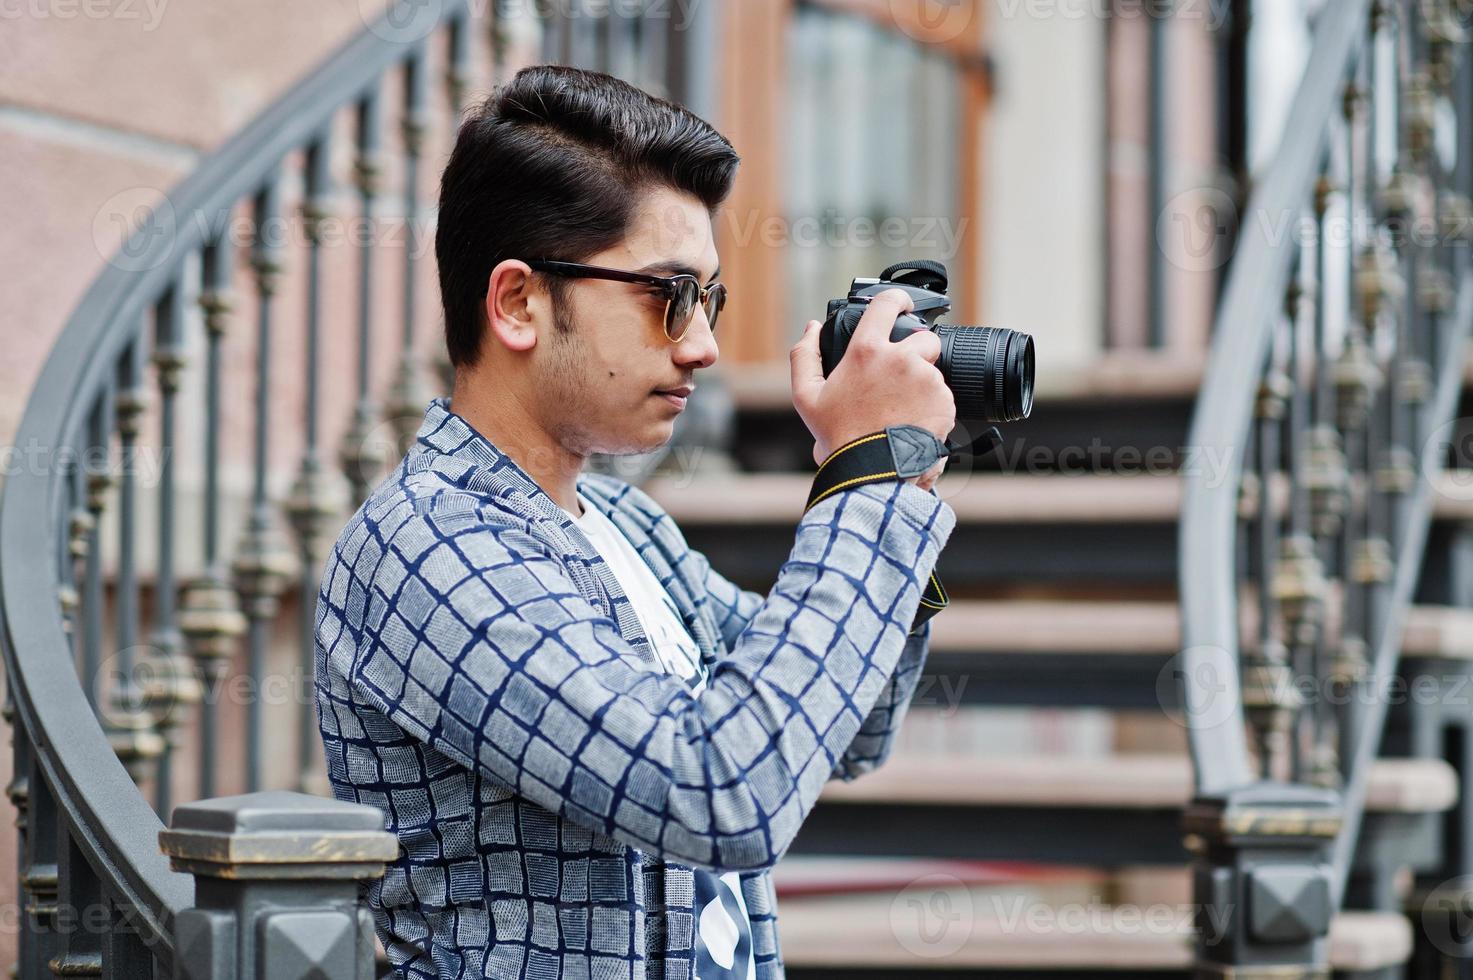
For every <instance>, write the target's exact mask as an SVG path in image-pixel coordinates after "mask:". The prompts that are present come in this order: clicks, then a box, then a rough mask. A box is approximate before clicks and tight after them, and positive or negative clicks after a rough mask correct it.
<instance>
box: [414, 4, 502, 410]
mask: <svg viewBox="0 0 1473 980" xmlns="http://www.w3.org/2000/svg"><path fill="white" fill-rule="evenodd" d="M496 27H497V30H498V32H499V35H498V36H500V34H504V33H505V32H506V31H509V30H511V26H510V24H509V21H508V19H507V18H506V17H504V16H498V17H497V18H496ZM470 38H471V35H470V24H469V23H468V22H467V20H466V19H465V18H460V19H458V20H456V21H454V22H452V23H451V24H450V28H449V32H448V34H447V39H448V49H447V52H446V60H447V65H448V67H447V68H446V71H445V92H446V96H447V97H448V99H449V101H450V118H451V120H452V122H458V120H459V119H460V108H461V105H462V104H463V102H464V100H465V91H466V86H467V85H469V84H470V77H471V74H470V61H471V41H470ZM454 128H455V127H453V126H452V129H454ZM433 365H434V371H435V377H436V380H437V381H438V382H439V384H440V390H441V391H442V392H449V391H451V390H452V389H453V388H454V387H455V366H454V365H453V364H451V363H450V352H449V350H448V349H447V348H446V347H445V345H444V344H437V345H436V346H435V356H434V361H433Z"/></svg>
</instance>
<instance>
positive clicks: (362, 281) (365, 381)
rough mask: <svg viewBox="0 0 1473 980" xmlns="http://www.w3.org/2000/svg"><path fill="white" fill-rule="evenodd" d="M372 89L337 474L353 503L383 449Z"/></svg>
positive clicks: (365, 107) (364, 493)
mask: <svg viewBox="0 0 1473 980" xmlns="http://www.w3.org/2000/svg"><path fill="white" fill-rule="evenodd" d="M379 116H380V113H379V93H378V88H377V86H375V87H373V88H371V89H369V90H368V91H367V92H365V93H364V94H363V97H362V98H361V99H359V101H358V159H357V162H356V164H355V172H356V175H357V181H358V195H359V199H360V202H361V215H362V219H363V222H364V225H365V226H366V227H365V228H364V229H363V233H362V234H361V235H359V236H358V237H359V242H360V245H359V261H360V267H359V276H358V403H357V407H356V408H355V410H354V412H353V422H352V424H351V425H349V426H348V431H347V432H346V433H345V434H344V437H343V447H342V453H341V461H342V467H343V472H344V473H346V474H347V476H348V482H349V484H350V486H351V487H352V490H353V504H354V506H357V505H358V504H361V503H363V501H364V500H366V499H367V498H368V491H369V489H370V487H371V486H372V485H373V480H374V478H375V477H376V475H377V474H378V471H379V469H380V468H381V467H382V466H383V463H384V457H385V455H386V453H385V451H384V447H382V446H380V445H378V440H375V439H374V438H373V432H374V428H375V426H376V425H377V423H378V412H377V410H376V409H375V408H374V403H373V376H372V366H373V360H372V356H371V355H372V350H373V347H372V341H373V253H374V247H373V236H372V235H371V234H370V233H369V232H370V230H371V229H372V227H373V221H374V207H373V205H374V198H375V197H376V196H377V194H378V190H379V178H380V176H381V175H382V166H381V164H380V161H379V152H380V145H381V143H382V138H381V134H380V128H381V122H380V119H379Z"/></svg>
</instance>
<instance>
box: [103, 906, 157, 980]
mask: <svg viewBox="0 0 1473 980" xmlns="http://www.w3.org/2000/svg"><path fill="white" fill-rule="evenodd" d="M145 936H146V933H145V932H144V931H143V929H142V919H141V916H140V915H139V913H138V911H137V910H136V909H134V908H133V907H132V906H124V905H119V904H118V903H116V902H111V903H109V908H108V924H107V938H106V940H105V941H104V943H105V944H104V946H103V949H102V976H103V977H104V978H105V980H154V962H153V953H152V952H151V951H150V950H149V948H148V940H147V939H146V938H145Z"/></svg>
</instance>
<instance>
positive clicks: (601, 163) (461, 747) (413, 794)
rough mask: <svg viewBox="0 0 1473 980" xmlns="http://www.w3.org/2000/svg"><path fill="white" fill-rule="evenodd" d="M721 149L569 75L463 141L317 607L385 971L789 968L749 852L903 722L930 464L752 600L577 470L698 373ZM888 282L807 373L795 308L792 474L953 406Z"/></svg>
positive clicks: (510, 93)
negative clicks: (419, 394) (407, 394)
mask: <svg viewBox="0 0 1473 980" xmlns="http://www.w3.org/2000/svg"><path fill="white" fill-rule="evenodd" d="M736 168H737V156H736V154H735V153H734V152H733V150H732V148H731V146H730V144H729V143H728V142H727V141H726V140H725V139H724V138H723V137H721V136H720V135H719V134H718V133H717V132H716V131H715V130H713V129H712V128H711V127H710V126H709V125H708V124H706V123H705V122H703V121H701V120H700V119H698V118H696V117H695V116H693V115H692V114H690V113H689V112H687V111H686V110H684V109H682V108H680V107H677V106H675V105H673V104H670V103H668V102H665V101H662V100H660V99H656V98H652V97H650V96H648V95H646V94H645V93H643V92H640V91H638V90H637V89H634V88H632V87H630V86H628V85H626V84H624V83H623V82H620V81H618V80H616V79H614V78H612V77H610V76H607V75H600V74H595V73H588V72H581V71H576V70H573V69H566V68H555V67H537V68H530V69H527V70H525V71H523V72H521V73H519V74H518V75H517V76H516V77H515V79H513V80H512V81H511V82H510V83H509V84H508V85H506V86H505V87H503V88H502V89H500V90H499V91H497V92H496V93H495V94H493V95H492V96H491V98H490V99H489V100H488V101H487V102H486V103H485V104H484V105H482V106H481V107H480V108H479V109H478V110H477V111H476V112H474V113H473V114H472V115H471V116H470V117H469V118H468V119H467V121H466V122H465V123H464V125H463V126H462V128H461V130H460V134H459V138H458V140H457V142H456V146H455V150H454V153H453V155H452V156H451V159H450V162H449V164H448V165H447V167H446V169H445V173H444V178H443V184H442V189H441V197H440V219H439V228H438V232H437V237H436V243H435V244H436V254H437V257H438V259H439V268H440V286H441V294H442V299H443V303H444V310H445V333H446V342H447V344H448V346H449V351H450V356H451V359H452V361H453V362H454V364H455V368H456V378H455V388H454V391H453V393H452V397H451V399H450V400H449V402H447V401H446V400H444V399H436V400H435V401H434V402H433V403H431V404H430V406H429V409H428V411H427V412H426V414H425V419H424V424H423V426H422V427H421V429H420V430H419V435H418V439H417V441H416V443H415V445H414V446H413V447H412V448H411V449H410V451H409V453H408V454H407V455H406V457H405V459H404V460H403V461H402V462H401V463H400V465H399V466H398V468H397V469H396V470H395V471H394V473H393V474H392V475H391V476H390V477H389V478H388V479H387V480H386V481H385V482H384V483H383V484H382V485H381V486H380V487H378V489H377V490H376V491H375V492H374V493H373V494H372V496H370V498H369V499H368V500H367V501H366V502H365V503H364V504H363V506H362V507H361V508H360V509H359V511H358V513H357V514H356V515H354V517H353V519H352V520H351V521H350V522H349V524H348V526H347V527H346V528H345V529H344V530H343V533H342V535H341V537H340V538H339V539H338V542H337V545H336V547H335V548H334V550H333V553H332V555H331V556H330V558H329V560H328V563H327V566H326V569H325V574H324V577H323V580H322V589H321V594H320V600H319V604H318V610H317V620H316V629H317V659H316V672H317V673H316V685H317V707H318V714H319V719H320V723H321V730H322V740H323V745H324V747H325V749H326V753H327V761H328V769H329V773H330V775H331V779H332V784H333V788H334V791H335V792H336V794H337V795H338V796H339V797H340V798H342V799H347V800H356V801H358V802H361V803H370V804H373V805H374V806H377V807H379V808H381V809H382V810H383V811H384V812H385V813H386V814H387V819H388V828H389V830H391V831H392V832H394V833H395V834H397V835H398V837H399V839H400V841H401V843H402V849H401V853H400V857H399V859H398V860H397V861H395V862H394V863H393V864H391V865H390V866H389V868H388V872H387V873H386V874H385V876H384V878H383V879H382V881H379V882H375V883H374V884H373V885H372V886H371V887H370V888H369V889H368V894H367V897H368V901H369V903H370V905H371V907H372V909H373V912H374V916H375V921H376V924H377V927H378V932H379V935H380V937H381V939H382V940H383V943H384V945H385V947H386V949H387V950H388V954H389V958H390V960H391V962H392V963H393V965H394V967H395V969H396V970H397V971H398V972H399V973H400V974H402V975H406V976H413V977H445V978H449V977H456V978H468V977H498V978H512V977H536V978H552V977H579V978H594V980H604V978H623V980H633V978H638V977H668V978H677V977H681V978H690V977H698V978H700V980H713V978H720V980H750V978H763V980H771V978H780V977H782V976H783V969H782V959H781V956H780V954H779V950H778V939H777V929H776V907H775V903H774V898H773V890H772V882H771V878H770V874H769V871H770V869H771V868H772V866H773V865H774V864H775V863H776V862H777V861H778V859H779V858H781V857H782V855H783V854H784V852H785V851H786V850H787V848H788V846H789V845H790V844H791V843H792V841H793V838H794V836H795V835H796V834H797V832H798V828H799V826H800V825H801V824H802V822H803V819H804V817H805V816H806V815H807V814H808V812H809V811H810V810H811V808H812V807H813V805H814V802H815V800H816V799H817V797H818V795H819V791H820V790H822V789H823V785H824V782H825V781H826V780H828V779H830V778H841V779H853V778H854V777H855V776H857V775H859V774H861V773H863V772H866V771H868V770H870V769H872V768H874V767H875V766H877V765H879V764H880V762H881V761H882V760H883V759H884V758H885V756H886V755H887V753H888V751H889V747H890V744H891V740H892V739H893V737H894V734H895V730H896V728H897V726H898V725H899V723H900V720H901V718H902V716H903V715H904V713H905V709H906V705H907V703H908V701H909V699H910V696H911V694H912V692H913V690H914V686H915V684H916V681H917V678H918V676H919V674H920V670H921V666H922V664H923V662H924V658H925V654H926V642H927V639H928V637H929V624H925V625H923V626H921V627H920V628H919V629H917V630H915V631H913V633H912V634H911V635H908V631H910V630H911V627H912V622H913V619H914V617H915V614H916V611H917V608H918V603H919V599H920V596H921V592H922V587H923V586H924V585H925V583H926V581H927V578H928V577H929V575H930V571H931V568H932V566H933V565H934V563H935V561H936V557H937V554H938V553H939V551H940V550H941V548H942V547H943V546H944V544H945V542H946V539H947V537H948V535H949V534H950V532H951V529H952V526H953V524H954V522H955V516H954V514H953V513H952V512H951V509H950V508H949V507H948V506H947V505H946V504H945V503H944V502H943V501H941V500H939V499H938V498H937V497H936V496H935V495H934V494H933V493H931V492H929V491H930V487H931V485H932V484H933V483H934V481H935V479H936V477H937V476H938V475H939V472H940V467H939V465H938V466H934V467H932V468H930V469H929V470H927V471H926V472H925V473H923V474H921V476H919V477H918V478H914V477H913V478H911V479H908V480H900V479H898V478H897V479H892V480H887V481H884V482H878V483H870V484H867V485H858V486H853V487H849V488H846V489H841V490H838V491H836V492H834V493H832V494H830V495H829V496H828V497H826V498H825V499H823V500H822V501H820V502H818V503H816V504H814V505H813V506H812V507H811V508H810V509H808V510H807V512H806V513H804V514H803V516H802V519H801V520H800V521H799V522H798V527H797V534H796V539H795V542H794V546H793V550H792V554H791V556H790V558H789V560H788V562H787V563H785V564H784V565H783V567H782V569H781V570H780V572H779V573H778V577H777V584H776V585H775V586H774V587H773V589H772V591H771V592H770V593H769V594H768V595H767V596H766V597H765V598H764V597H763V596H760V595H757V594H756V593H752V592H743V591H741V590H739V589H738V588H736V587H735V586H733V585H732V584H731V583H730V582H728V581H727V580H726V579H724V578H722V577H721V576H720V575H718V574H717V573H716V572H715V571H714V570H712V568H711V566H710V564H709V563H708V562H707V560H706V558H705V557H704V556H703V555H701V554H699V553H698V552H695V551H692V550H691V549H690V548H689V547H688V546H687V545H686V543H685V541H684V539H683V538H682V536H681V534H680V531H679V529H678V528H677V527H676V526H675V524H674V522H673V521H672V520H671V518H670V517H669V515H667V514H665V513H664V512H663V511H662V510H661V509H660V507H659V505H657V504H656V503H655V502H654V501H653V500H651V499H650V498H649V497H648V496H647V495H645V494H644V493H642V492H641V491H639V490H637V489H635V488H633V487H631V486H629V485H628V484H626V483H624V482H622V481H619V480H616V479H613V478H610V477H605V476H598V475H594V474H587V473H583V472H582V468H583V464H584V461H585V460H586V459H587V457H588V455H589V454H590V453H594V452H604V453H642V452H648V451H650V450H652V449H654V448H657V447H658V446H660V445H662V444H663V443H665V442H666V441H667V440H668V439H669V438H670V435H671V432H672V427H673V425H674V422H675V419H676V417H677V416H678V415H679V414H680V412H681V411H682V409H683V408H684V406H685V400H686V398H687V397H689V395H690V392H691V390H692V389H693V388H694V386H695V384H696V383H697V379H696V373H697V372H698V371H699V370H700V369H701V368H705V367H709V366H711V365H712V364H713V363H715V361H716V356H717V349H716V340H715V336H714V333H713V331H714V329H715V326H716V322H717V316H718V314H719V313H720V311H721V307H722V304H723V301H724V298H725V297H724V294H725V290H724V287H722V285H721V284H720V283H719V281H718V278H717V277H718V261H717V254H716V249H715V245H714V242H713V239H712V229H711V221H712V215H713V213H714V212H715V210H716V208H717V207H718V205H719V204H720V203H721V202H722V200H723V199H724V198H725V197H726V195H727V193H728V191H729V190H730V187H731V183H732V180H733V178H734V176H735V172H736ZM908 302H909V301H908V300H907V299H906V297H905V294H904V293H903V292H901V291H899V290H896V291H892V292H890V293H887V294H885V295H884V296H883V297H881V298H878V299H876V300H875V302H874V303H873V304H872V305H871V307H870V309H869V311H868V312H867V313H866V314H865V316H864V319H863V321H862V322H861V324H860V326H859V328H858V332H857V335H856V338H855V340H854V342H853V346H852V347H851V348H850V350H849V351H848V353H847V354H846V356H845V358H844V359H843V360H842V361H841V363H840V365H839V367H838V368H837V369H836V370H835V371H834V372H833V373H832V374H831V375H830V376H829V377H828V378H827V379H825V378H824V377H823V372H822V369H821V367H820V363H819V353H818V330H817V323H816V322H810V323H809V324H808V328H807V331H806V332H805V334H804V336H803V339H802V340H801V341H800V342H799V343H798V344H797V346H795V347H794V348H793V349H792V352H791V354H792V372H793V388H794V403H795V405H796V407H797V409H798V411H799V412H800V413H801V415H802V417H803V419H804V421H805V422H806V423H807V425H808V427H809V428H810V429H811V430H812V432H813V434H814V437H815V448H814V458H815V460H816V461H822V460H824V459H826V458H827V457H828V456H829V454H830V453H831V452H832V451H833V450H835V449H838V448H840V447H843V446H844V445H845V444H846V443H848V442H850V441H852V440H854V439H856V438H857V437H860V436H864V435H866V434H870V433H875V432H877V431H879V430H882V429H886V428H887V427H891V426H900V425H916V426H920V427H921V428H923V429H926V430H929V431H930V432H931V433H933V434H935V435H936V436H938V437H944V436H945V435H946V434H947V432H948V431H949V430H950V429H951V428H952V425H953V424H954V421H955V406H954V404H953V400H952V397H951V394H950V391H949V390H948V388H947V387H946V385H945V382H944V381H943V379H942V377H941V373H940V372H939V371H938V370H937V368H936V367H935V361H936V359H937V357H938V356H939V353H940V346H939V343H938V342H937V340H936V338H935V337H934V336H933V335H932V334H930V333H924V332H923V333H919V334H916V335H915V336H912V337H909V338H907V339H906V340H905V341H903V342H901V343H891V342H890V341H889V332H890V329H891V327H892V325H893V324H894V321H895V318H896V316H897V315H898V314H899V313H900V312H901V311H902V310H903V309H906V308H907V304H908ZM913 431H914V430H913ZM926 438H929V436H927V437H926ZM795 503H796V502H795Z"/></svg>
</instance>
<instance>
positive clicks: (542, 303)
mask: <svg viewBox="0 0 1473 980" xmlns="http://www.w3.org/2000/svg"><path fill="white" fill-rule="evenodd" d="M551 316H552V307H551V302H550V297H549V296H548V295H547V291H546V290H544V289H542V288H540V287H539V286H538V285H537V284H536V283H535V282H534V281H533V279H532V267H531V266H529V265H527V263H525V262H522V261H520V260H518V259H507V260H505V261H504V262H500V263H498V264H497V266H496V268H494V269H492V270H491V277H490V279H489V280H487V283H486V325H487V327H488V328H489V331H488V332H489V333H490V334H491V335H492V336H493V337H495V339H496V341H497V342H498V343H500V344H501V345H502V346H503V347H505V348H506V349H507V350H513V351H529V350H531V349H532V348H533V347H535V346H537V329H538V326H539V325H540V323H541V322H542V321H544V320H550V318H551Z"/></svg>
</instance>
